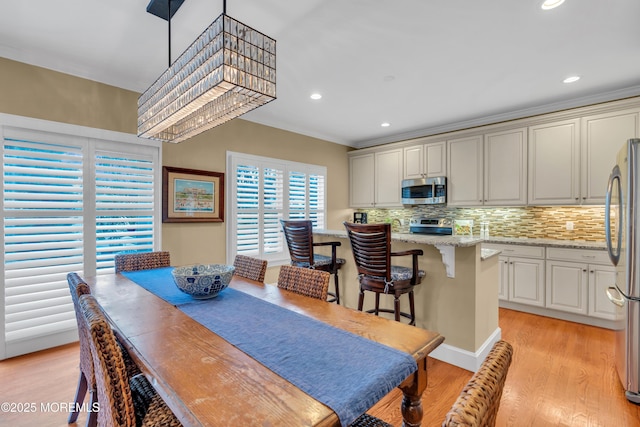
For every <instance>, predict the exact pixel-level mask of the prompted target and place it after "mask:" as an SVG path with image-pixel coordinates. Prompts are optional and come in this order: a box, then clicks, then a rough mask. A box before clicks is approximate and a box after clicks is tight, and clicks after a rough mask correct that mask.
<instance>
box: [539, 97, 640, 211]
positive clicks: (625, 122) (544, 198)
mask: <svg viewBox="0 0 640 427" xmlns="http://www.w3.org/2000/svg"><path fill="white" fill-rule="evenodd" d="M639 135H640V112H639V111H638V110H637V109H633V110H624V111H617V112H611V113H605V114H597V115H592V116H585V117H582V118H581V119H574V120H564V121H559V122H554V123H546V124H541V125H535V126H530V127H529V155H528V157H529V159H528V163H529V177H528V181H529V182H528V184H529V185H528V186H529V198H528V201H529V204H532V205H540V204H553V205H576V204H604V198H605V195H606V190H607V188H606V187H607V180H608V178H609V174H610V173H611V168H612V167H613V165H614V164H615V157H616V154H617V153H618V150H620V148H621V147H622V145H623V144H624V143H625V142H626V141H627V140H628V139H629V138H634V137H638V136H639Z"/></svg>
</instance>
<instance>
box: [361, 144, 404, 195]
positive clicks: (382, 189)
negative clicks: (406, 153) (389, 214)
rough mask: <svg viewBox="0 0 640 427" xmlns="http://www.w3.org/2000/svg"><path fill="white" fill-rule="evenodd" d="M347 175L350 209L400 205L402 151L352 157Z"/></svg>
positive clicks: (396, 150)
mask: <svg viewBox="0 0 640 427" xmlns="http://www.w3.org/2000/svg"><path fill="white" fill-rule="evenodd" d="M349 174H350V178H349V184H350V185H349V205H350V206H351V207H353V208H374V207H400V206H402V198H401V195H402V193H401V189H400V187H401V185H402V149H399V148H398V149H393V150H385V151H376V152H373V153H366V154H359V155H352V156H350V157H349Z"/></svg>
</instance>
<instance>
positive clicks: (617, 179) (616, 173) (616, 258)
mask: <svg viewBox="0 0 640 427" xmlns="http://www.w3.org/2000/svg"><path fill="white" fill-rule="evenodd" d="M621 179H622V175H621V173H620V167H618V165H616V166H615V167H614V168H613V170H612V171H611V175H609V182H608V184H607V196H606V198H605V208H604V231H605V237H606V241H607V252H608V253H609V259H610V260H611V262H612V263H613V265H615V266H617V265H618V262H620V249H621V245H622V227H623V224H622V214H623V213H622V185H621ZM614 183H617V186H618V199H619V200H618V202H619V209H618V227H617V228H618V229H617V230H616V231H617V239H616V241H617V242H616V243H617V245H616V249H615V252H614V249H613V244H612V241H611V195H612V193H613V186H614ZM612 301H613V300H612Z"/></svg>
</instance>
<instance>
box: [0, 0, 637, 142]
mask: <svg viewBox="0 0 640 427" xmlns="http://www.w3.org/2000/svg"><path fill="white" fill-rule="evenodd" d="M541 1H542V0H485V1H479V0H446V1H442V0H441V1H434V0H431V1H428V0H349V1H345V0H295V1H294V0H229V1H228V2H227V14H228V15H230V16H232V17H234V18H235V19H237V20H239V21H241V22H244V23H245V24H247V25H249V26H251V27H253V28H255V29H257V30H259V31H261V32H263V33H265V34H267V35H269V36H271V37H273V38H275V39H276V40H277V96H278V99H277V100H275V101H273V102H271V103H269V104H267V105H265V106H263V107H260V108H258V109H256V110H254V111H252V112H250V113H248V114H246V115H245V116H243V118H245V119H247V120H250V121H254V122H258V123H262V124H266V125H269V126H274V127H277V128H281V129H286V130H290V131H294V132H298V133H301V134H305V135H310V136H314V137H318V138H321V139H325V140H329V141H333V142H337V143H340V144H345V145H350V146H354V147H365V146H370V145H376V144H380V143H385V142H391V141H398V140H401V139H407V138H411V137H417V136H423V135H429V134H434V133H439V132H444V131H450V130H455V129H460V128H465V127H469V126H473V125H481V124H486V123H491V122H495V121H500V120H504V119H510V118H518V117H524V116H527V115H532V114H539V113H545V112H550V111H556V110H559V109H563V108H571V107H576V106H582V105H586V104H590V103H594V102H601V101H608V100H612V99H619V98H622V97H626V96H635V95H640V1H638V0H609V1H602V0H566V2H565V3H564V4H563V5H562V6H560V7H559V8H557V9H554V10H551V11H543V10H542V9H541V8H540V3H541ZM147 3H148V0H108V1H104V0H58V1H51V0H21V1H12V2H8V1H7V2H5V4H3V6H2V13H1V14H0V56H2V57H6V58H10V59H14V60H17V61H22V62H26V63H30V64H34V65H39V66H42V67H46V68H50V69H54V70H58V71H62V72H65V73H69V74H73V75H77V76H80V77H85V78H88V79H92V80H96V81H100V82H104V83H107V84H110V85H114V86H118V87H122V88H126V89H130V90H134V91H137V92H143V91H144V90H145V89H146V88H147V87H148V86H149V85H150V84H151V83H152V82H153V81H154V80H155V79H156V78H157V77H158V76H159V75H160V74H161V73H162V72H163V71H164V70H165V69H166V68H167V65H168V52H167V50H168V48H167V47H168V45H167V39H168V28H167V22H166V21H164V20H162V19H160V18H157V17H156V16H153V15H151V14H149V13H147V12H146V6H147ZM222 3H223V2H222V1H221V0H216V1H211V0H185V2H184V4H183V5H182V7H181V8H180V10H179V11H178V12H177V13H176V15H175V16H174V18H173V19H172V21H171V26H172V46H173V47H172V56H173V57H174V58H173V59H175V58H176V57H177V56H178V55H179V54H180V53H181V52H182V51H183V50H184V49H185V48H186V47H187V46H188V45H189V44H191V42H192V41H193V40H194V39H195V38H196V37H197V36H198V35H199V34H200V33H201V32H202V31H203V30H204V29H205V28H206V27H207V26H208V25H209V24H210V23H211V22H212V21H213V20H214V19H215V18H216V17H217V16H218V15H219V14H220V13H221V12H222ZM573 74H578V75H580V76H582V78H581V80H580V81H578V82H576V83H573V84H569V85H568V84H563V83H562V80H563V79H564V78H565V77H567V76H569V75H573ZM315 91H318V92H321V93H322V94H323V96H324V97H323V98H322V100H320V101H312V100H310V98H309V95H310V94H311V93H312V92H315ZM385 121H386V122H389V123H391V126H390V127H387V128H382V127H381V126H380V124H381V123H382V122H385Z"/></svg>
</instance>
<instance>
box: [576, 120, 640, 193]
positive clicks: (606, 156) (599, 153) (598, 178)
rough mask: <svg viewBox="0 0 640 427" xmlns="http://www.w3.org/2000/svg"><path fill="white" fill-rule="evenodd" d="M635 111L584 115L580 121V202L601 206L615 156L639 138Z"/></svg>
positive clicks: (639, 127)
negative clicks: (634, 139) (630, 142)
mask: <svg viewBox="0 0 640 427" xmlns="http://www.w3.org/2000/svg"><path fill="white" fill-rule="evenodd" d="M639 122H640V114H639V113H638V110H625V111H619V112H615V113H607V114H599V115H596V116H587V117H584V118H583V119H582V145H581V150H582V186H581V193H582V195H581V197H582V202H583V203H590V204H604V199H605V195H606V194H607V181H608V179H609V174H610V173H611V168H613V166H614V165H615V164H616V154H618V151H619V150H620V148H622V145H623V144H624V143H625V142H627V140H628V139H630V138H636V137H638V136H640V130H639V129H640V123H639Z"/></svg>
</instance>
